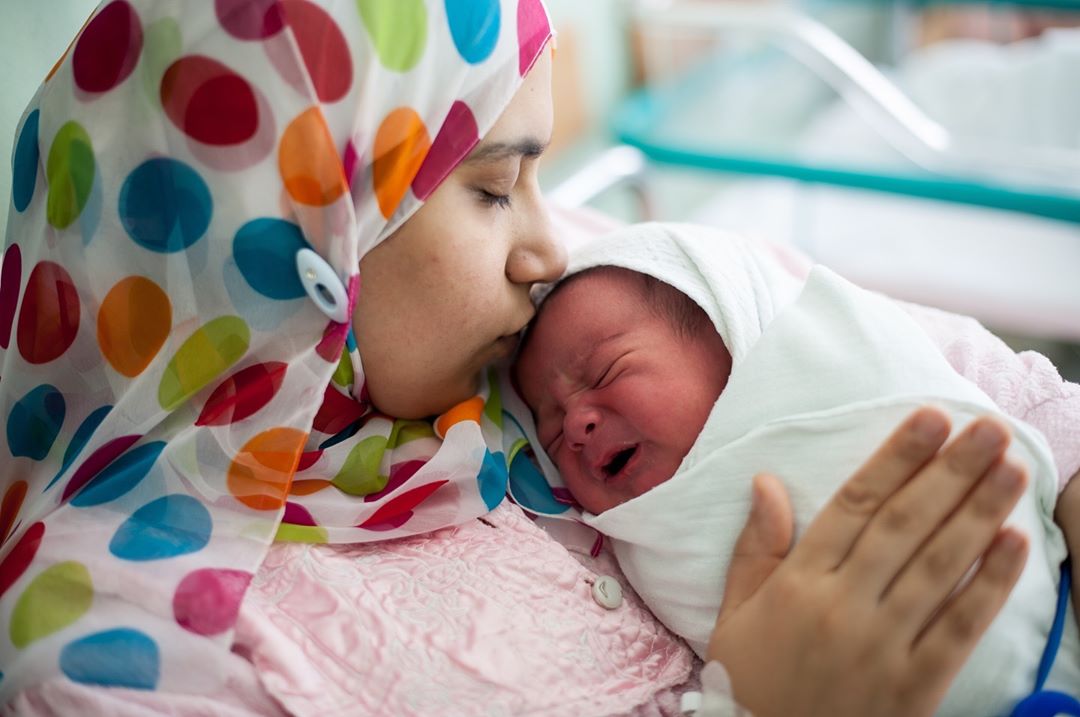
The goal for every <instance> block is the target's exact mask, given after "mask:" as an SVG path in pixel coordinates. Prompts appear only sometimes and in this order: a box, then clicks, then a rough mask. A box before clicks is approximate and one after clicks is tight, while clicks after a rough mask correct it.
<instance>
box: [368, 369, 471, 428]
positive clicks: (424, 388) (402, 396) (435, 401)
mask: <svg viewBox="0 0 1080 717" xmlns="http://www.w3.org/2000/svg"><path fill="white" fill-rule="evenodd" d="M397 385H398V386H402V385H405V386H406V390H405V391H399V392H396V393H392V394H391V395H383V394H381V393H380V392H379V391H378V389H377V387H372V386H371V384H370V382H369V383H368V393H369V395H370V397H371V403H372V405H373V406H374V407H375V410H377V411H379V412H380V413H385V414H386V415H388V416H393V417H394V418H402V419H406V420H416V419H422V418H431V417H433V416H439V415H442V414H444V413H446V412H447V411H449V410H450V409H451V408H453V407H454V406H456V405H458V404H459V403H461V402H462V401H467V400H469V399H470V398H472V397H473V396H475V395H476V394H477V392H478V391H479V389H480V376H479V375H476V376H474V377H472V378H467V379H463V380H461V381H460V382H458V385H456V386H440V387H439V388H434V387H432V386H430V385H425V384H421V383H405V382H399V383H398V384H397Z"/></svg>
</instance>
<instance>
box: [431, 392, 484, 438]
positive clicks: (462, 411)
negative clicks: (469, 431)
mask: <svg viewBox="0 0 1080 717" xmlns="http://www.w3.org/2000/svg"><path fill="white" fill-rule="evenodd" d="M483 410H484V399H482V398H480V397H479V396H473V397H472V398H470V399H469V400H468V401H462V402H461V403H459V404H458V405H456V406H454V407H453V408H451V409H450V410H449V411H447V412H446V413H444V414H443V415H441V416H439V418H438V420H436V421H435V433H437V434H438V436H439V438H445V437H446V432H447V431H449V430H450V426H453V425H454V424H455V423H461V422H462V421H472V422H473V423H477V424H478V423H480V414H481V413H482V412H483Z"/></svg>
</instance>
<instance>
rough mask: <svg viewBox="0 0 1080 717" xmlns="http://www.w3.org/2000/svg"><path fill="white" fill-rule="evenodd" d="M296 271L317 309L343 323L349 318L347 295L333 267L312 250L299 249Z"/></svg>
mask: <svg viewBox="0 0 1080 717" xmlns="http://www.w3.org/2000/svg"><path fill="white" fill-rule="evenodd" d="M296 271H297V272H299V274H300V283H302V284H303V285H304V290H305V291H306V292H307V294H308V296H309V297H311V300H312V301H313V302H315V305H316V306H318V307H319V310H320V311H322V312H323V313H324V314H326V315H327V316H329V317H330V319H331V320H333V321H335V322H337V323H339V324H343V323H345V322H346V321H347V320H348V318H349V295H348V293H346V291H345V284H343V283H342V282H341V278H340V277H338V275H337V273H336V272H335V271H334V267H332V266H330V264H329V263H328V262H327V261H326V259H323V258H322V257H321V256H319V255H318V254H317V253H316V252H314V251H313V250H311V249H301V250H299V251H298V252H296Z"/></svg>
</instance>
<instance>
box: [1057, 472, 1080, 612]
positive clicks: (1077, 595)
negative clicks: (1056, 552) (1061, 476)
mask: <svg viewBox="0 0 1080 717" xmlns="http://www.w3.org/2000/svg"><path fill="white" fill-rule="evenodd" d="M1054 520H1056V521H1057V524H1058V526H1059V527H1060V528H1061V532H1063V533H1065V544H1066V545H1067V546H1068V548H1069V555H1070V556H1071V558H1072V599H1073V612H1074V613H1075V614H1076V621H1077V622H1080V471H1077V473H1076V475H1074V476H1073V477H1072V478H1070V479H1069V483H1068V484H1067V485H1066V486H1065V490H1063V491H1062V492H1061V495H1059V496H1058V502H1057V508H1056V509H1055V510H1054Z"/></svg>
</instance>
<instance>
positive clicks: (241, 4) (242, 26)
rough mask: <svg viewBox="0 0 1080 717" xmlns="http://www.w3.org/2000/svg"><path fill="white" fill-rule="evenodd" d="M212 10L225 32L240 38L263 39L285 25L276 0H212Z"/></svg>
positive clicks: (279, 5)
mask: <svg viewBox="0 0 1080 717" xmlns="http://www.w3.org/2000/svg"><path fill="white" fill-rule="evenodd" d="M214 11H215V12H216V13H217V19H218V22H220V23H221V26H222V27H223V28H225V32H227V33H229V34H230V35H232V36H233V37H235V38H238V39H240V40H264V39H266V38H268V37H271V36H273V35H276V34H277V33H279V32H281V28H282V27H284V26H285V20H284V18H283V16H282V12H281V4H280V3H279V2H278V0H214Z"/></svg>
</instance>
